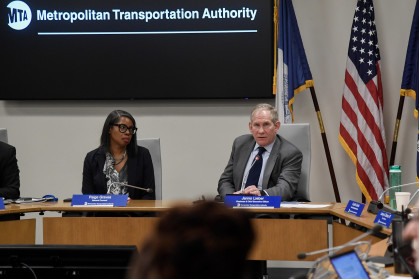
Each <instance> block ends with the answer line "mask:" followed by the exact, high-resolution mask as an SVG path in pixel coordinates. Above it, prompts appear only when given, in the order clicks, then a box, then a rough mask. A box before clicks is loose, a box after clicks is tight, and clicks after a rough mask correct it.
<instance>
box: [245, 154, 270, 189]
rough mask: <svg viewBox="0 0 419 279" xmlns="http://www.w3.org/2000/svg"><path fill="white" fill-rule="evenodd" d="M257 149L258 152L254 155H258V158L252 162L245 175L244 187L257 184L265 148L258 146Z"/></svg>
mask: <svg viewBox="0 0 419 279" xmlns="http://www.w3.org/2000/svg"><path fill="white" fill-rule="evenodd" d="M258 149H259V152H258V155H256V157H258V158H259V160H256V162H254V164H253V166H252V168H251V169H250V171H249V175H248V176H247V181H246V185H245V186H246V187H247V186H250V185H255V186H256V187H257V186H258V182H259V177H260V172H261V170H262V165H263V158H262V154H263V152H265V151H266V149H265V148H264V147H262V146H259V147H258ZM256 157H255V158H256Z"/></svg>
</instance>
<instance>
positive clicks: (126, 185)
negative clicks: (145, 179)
mask: <svg viewBox="0 0 419 279" xmlns="http://www.w3.org/2000/svg"><path fill="white" fill-rule="evenodd" d="M114 184H116V185H118V186H125V187H130V188H134V189H138V190H142V191H146V192H147V193H153V189H151V188H142V187H138V186H133V185H129V184H125V183H121V182H114Z"/></svg>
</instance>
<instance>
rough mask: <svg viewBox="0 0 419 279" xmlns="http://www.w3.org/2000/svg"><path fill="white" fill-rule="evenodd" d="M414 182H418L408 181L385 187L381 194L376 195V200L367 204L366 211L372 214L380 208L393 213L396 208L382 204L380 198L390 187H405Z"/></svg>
mask: <svg viewBox="0 0 419 279" xmlns="http://www.w3.org/2000/svg"><path fill="white" fill-rule="evenodd" d="M415 184H418V182H417V181H415V182H410V183H406V184H400V185H396V186H391V187H388V188H387V189H385V190H384V191H383V193H381V195H380V196H379V197H378V200H376V201H371V202H370V203H369V205H368V212H370V213H373V214H377V213H378V210H379V209H382V210H383V211H386V212H388V213H391V214H395V213H396V212H397V211H396V210H394V209H393V208H391V207H388V206H384V204H383V203H382V202H381V200H382V198H383V197H384V194H385V193H387V192H388V191H390V189H393V188H396V187H405V186H410V185H415ZM416 194H417V192H416V193H415V194H414V195H413V197H412V198H411V199H410V200H409V204H410V202H411V201H412V199H413V198H414V197H415V195H416Z"/></svg>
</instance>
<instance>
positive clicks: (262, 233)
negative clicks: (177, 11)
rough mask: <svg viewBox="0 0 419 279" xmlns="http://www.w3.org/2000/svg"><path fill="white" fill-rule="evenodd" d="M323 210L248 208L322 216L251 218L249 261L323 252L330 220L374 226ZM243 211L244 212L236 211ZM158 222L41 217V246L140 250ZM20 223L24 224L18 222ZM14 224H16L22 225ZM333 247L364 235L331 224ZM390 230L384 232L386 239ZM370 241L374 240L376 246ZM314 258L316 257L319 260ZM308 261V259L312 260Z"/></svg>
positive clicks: (161, 206) (340, 210)
mask: <svg viewBox="0 0 419 279" xmlns="http://www.w3.org/2000/svg"><path fill="white" fill-rule="evenodd" d="M191 204H192V203H191V201H141V200H132V201H130V202H129V203H128V205H127V207H115V208H109V207H71V204H70V203H64V202H62V201H58V202H47V203H35V204H21V205H8V206H6V210H5V211H0V214H12V213H26V212H44V211H58V212H81V211H82V212H83V211H95V212H106V211H111V212H127V211H128V212H145V211H147V212H150V211H151V212H157V213H160V212H163V211H165V210H167V209H168V208H171V207H173V206H175V205H191ZM327 205H329V206H327V207H323V208H315V209H313V208H310V209H307V208H279V209H248V210H249V211H251V212H253V213H280V214H282V213H283V214H298V215H307V216H308V217H311V216H312V215H316V216H320V217H321V216H323V217H324V218H316V219H310V218H308V219H254V220H253V224H254V228H255V231H256V235H257V239H256V241H255V244H254V247H253V249H252V251H251V253H250V259H258V260H287V261H294V260H297V254H298V253H300V252H309V251H314V250H320V249H325V248H327V247H328V246H329V245H328V237H329V234H328V222H329V224H330V221H331V219H332V218H333V216H335V217H339V218H344V219H346V220H349V221H351V222H354V223H357V224H359V225H362V226H364V227H367V228H372V227H373V226H374V224H373V220H374V218H375V215H372V214H370V213H368V212H367V211H366V209H365V210H364V212H363V214H362V215H361V217H356V216H354V215H351V214H347V213H345V212H344V209H345V207H346V204H334V203H327ZM238 210H242V209H238ZM157 220H158V218H152V217H148V218H141V217H139V218H134V217H102V218H101V217H67V218H62V217H45V218H43V229H44V230H43V231H44V235H43V237H44V244H91V245H96V244H115V245H116V244H118V245H125V244H127V245H137V246H138V247H141V245H142V243H143V242H144V240H145V239H146V238H147V237H148V235H149V234H150V233H151V231H152V230H153V228H154V226H155V224H156V223H157ZM21 221H24V220H21ZM21 221H18V222H21ZM332 227H333V246H336V245H340V244H343V243H345V242H347V241H349V240H350V239H352V238H354V237H355V236H357V235H359V234H362V232H360V231H358V230H355V229H353V228H349V227H346V226H345V225H342V224H339V223H337V222H332ZM390 232H391V230H389V229H385V230H384V233H387V234H389V233H390ZM378 240H379V239H378V238H377V239H374V240H373V241H378ZM317 256H318V255H317ZM317 256H312V257H309V258H307V259H306V260H309V261H311V260H314V259H315V258H317Z"/></svg>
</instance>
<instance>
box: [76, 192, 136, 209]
mask: <svg viewBox="0 0 419 279" xmlns="http://www.w3.org/2000/svg"><path fill="white" fill-rule="evenodd" d="M127 202H128V195H73V198H72V200H71V206H75V207H77V206H104V207H116V206H121V207H123V206H127Z"/></svg>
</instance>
